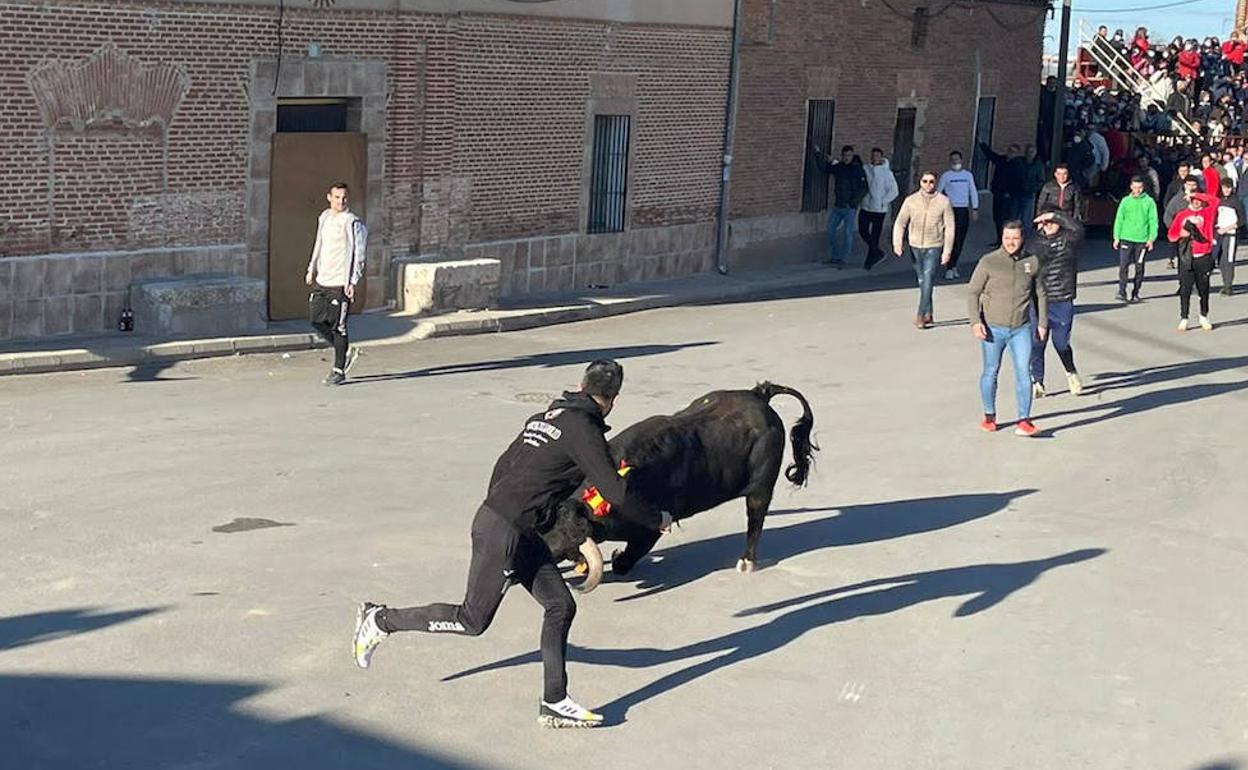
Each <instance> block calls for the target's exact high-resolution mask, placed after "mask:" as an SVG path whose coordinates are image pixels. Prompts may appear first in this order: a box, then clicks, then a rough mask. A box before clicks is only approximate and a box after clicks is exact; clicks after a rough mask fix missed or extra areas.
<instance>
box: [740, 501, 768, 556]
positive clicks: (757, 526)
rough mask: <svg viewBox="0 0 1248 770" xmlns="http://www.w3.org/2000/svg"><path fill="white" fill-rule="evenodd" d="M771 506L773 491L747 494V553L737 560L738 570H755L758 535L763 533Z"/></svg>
mask: <svg viewBox="0 0 1248 770" xmlns="http://www.w3.org/2000/svg"><path fill="white" fill-rule="evenodd" d="M770 507H771V491H770V490H768V491H766V492H756V493H753V494H749V495H746V496H745V517H746V530H745V553H744V554H742V556H741V558H740V559H738V560H737V571H738V572H753V571H754V567H755V565H756V558H757V551H758V536H759V535H761V534H762V533H763V519H765V518H767V509H768V508H770Z"/></svg>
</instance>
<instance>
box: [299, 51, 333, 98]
mask: <svg viewBox="0 0 1248 770" xmlns="http://www.w3.org/2000/svg"><path fill="white" fill-rule="evenodd" d="M303 92H304V93H305V94H307V95H308V96H326V95H328V94H329V74H328V72H326V65H325V62H323V61H318V60H316V59H310V60H308V61H307V62H305V63H304V65H303Z"/></svg>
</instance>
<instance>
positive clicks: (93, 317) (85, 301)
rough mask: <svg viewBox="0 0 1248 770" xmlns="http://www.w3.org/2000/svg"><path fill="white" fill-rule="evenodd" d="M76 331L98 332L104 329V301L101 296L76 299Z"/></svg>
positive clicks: (83, 295)
mask: <svg viewBox="0 0 1248 770" xmlns="http://www.w3.org/2000/svg"><path fill="white" fill-rule="evenodd" d="M73 319H74V331H75V332H98V331H101V330H102V329H103V328H104V299H103V295H100V294H80V295H78V296H76V297H74V311H73Z"/></svg>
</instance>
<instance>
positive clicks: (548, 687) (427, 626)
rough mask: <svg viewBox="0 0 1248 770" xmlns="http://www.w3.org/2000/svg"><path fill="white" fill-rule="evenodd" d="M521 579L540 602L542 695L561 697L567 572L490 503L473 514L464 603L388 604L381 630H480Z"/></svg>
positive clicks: (571, 605) (568, 622)
mask: <svg viewBox="0 0 1248 770" xmlns="http://www.w3.org/2000/svg"><path fill="white" fill-rule="evenodd" d="M514 583H519V584H520V585H522V586H524V588H525V590H527V591H528V592H529V594H530V595H531V596H532V597H533V598H534V599H536V600H537V601H538V603H539V604H541V605H542V608H543V609H545V611H546V614H545V616H544V617H543V618H542V668H543V678H544V681H545V687H544V693H543V695H542V697H543V699H544V700H546V701H547V702H548V703H557V702H559V701H561V700H563V699H564V698H565V697H567V694H568V671H567V665H566V663H565V661H566V659H567V654H568V631H570V630H571V628H572V618H574V617H575V616H576V602H575V601H574V600H573V599H572V594H571V592H569V591H568V586H567V585H566V584H565V583H564V582H563V576H562V575H560V574H559V569H558V568H557V567H556V566H555V563H554V561H553V558H552V557H551V555H550V550H549V549H547V548H546V544H545V543H544V542H543V541H542V540H541V539H540V538H537V537H535V536H532V537H530V536H526V535H523V534H521V533H520V531H519V530H517V529H516V528H515V526H513V525H512V524H511V522H509V521H507V520H506V519H504V518H503V517H502V516H500V515H499V514H498V513H496V512H495V511H493V510H492V509H490V508H487V507H485V506H484V505H483V506H481V507H480V508H479V509H478V510H477V515H476V516H475V517H474V518H473V520H472V563H471V564H470V566H469V567H468V588H467V589H466V590H465V591H464V601H463V603H462V604H429V605H426V606H424V607H407V608H404V609H386V610H384V611H382V612H380V613H378V617H377V625H378V626H380V627H381V630H382V631H390V632H394V631H428V632H432V633H451V634H462V635H465V636H480V635H481V634H483V633H485V629H487V628H489V627H490V623H491V622H492V621H493V620H494V613H495V612H497V611H498V606H499V605H500V604H502V602H503V595H504V594H505V593H507V589H508V588H510V587H511V585H512V584H514Z"/></svg>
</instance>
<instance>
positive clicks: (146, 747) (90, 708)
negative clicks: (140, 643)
mask: <svg viewBox="0 0 1248 770" xmlns="http://www.w3.org/2000/svg"><path fill="white" fill-rule="evenodd" d="M265 689H266V688H265V687H264V686H263V685H259V684H254V683H246V682H199V681H196V682H191V681H179V680H168V679H120V678H94V677H70V676H11V675H0V692H2V693H4V697H3V698H0V746H3V747H4V754H5V756H7V757H8V759H7V760H5V761H4V763H3V764H4V766H5V767H14V768H19V767H20V768H40V770H80V769H81V768H84V767H107V768H113V767H133V768H173V767H183V768H190V767H197V768H207V767H220V768H230V769H231V770H276V769H277V768H299V770H343V768H351V769H352V770H362V769H363V768H377V769H378V770H382V769H383V768H384V770H395V768H421V769H422V770H424V769H426V768H428V769H431V770H432V769H435V768H437V769H440V770H469V768H470V767H472V766H470V765H466V764H463V763H460V762H456V761H454V760H451V759H446V758H442V757H438V756H435V755H434V754H431V753H427V752H424V751H420V750H416V749H411V748H408V747H405V746H400V745H396V744H394V743H389V742H387V741H384V740H381V739H379V738H374V737H371V736H369V735H366V734H364V733H362V732H360V731H358V730H354V729H351V728H349V727H346V726H342V725H338V724H335V723H334V722H333V721H331V720H329V719H326V718H324V717H320V716H313V717H301V718H298V719H291V720H287V721H279V720H270V719H265V718H263V717H258V716H254V715H252V714H251V713H248V711H247V710H246V708H245V707H243V706H242V705H241V704H243V702H244V701H247V700H248V699H251V698H254V697H256V696H258V695H260V694H262V693H263V692H264V691H265Z"/></svg>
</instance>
